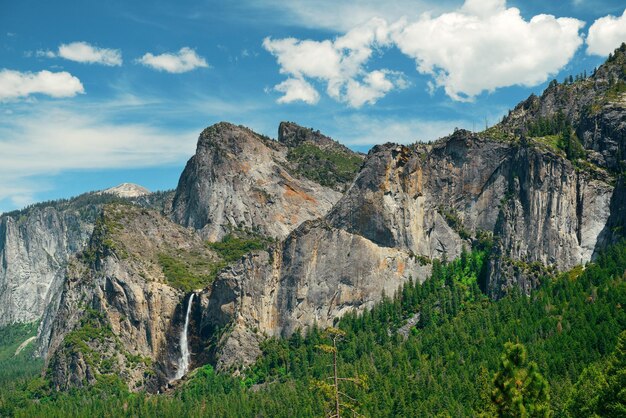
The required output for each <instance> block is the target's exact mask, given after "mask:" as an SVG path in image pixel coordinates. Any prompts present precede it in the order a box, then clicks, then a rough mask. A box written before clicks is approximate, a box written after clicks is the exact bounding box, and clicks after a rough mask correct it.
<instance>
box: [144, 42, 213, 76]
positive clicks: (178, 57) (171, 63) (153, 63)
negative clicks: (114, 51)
mask: <svg viewBox="0 0 626 418" xmlns="http://www.w3.org/2000/svg"><path fill="white" fill-rule="evenodd" d="M137 62H139V63H140V64H143V65H145V66H147V67H151V68H154V69H155V70H159V71H166V72H168V73H185V72H187V71H191V70H195V69H196V68H207V67H208V66H209V64H207V62H206V60H205V59H204V58H202V57H201V56H199V55H198V54H196V51H194V50H193V49H191V48H188V47H184V48H181V49H180V51H178V52H176V53H164V54H160V55H153V54H151V53H149V52H148V53H146V54H145V55H144V56H143V57H141V58H139V59H138V60H137Z"/></svg>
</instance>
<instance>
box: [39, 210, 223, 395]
mask: <svg viewBox="0 0 626 418" xmlns="http://www.w3.org/2000/svg"><path fill="white" fill-rule="evenodd" d="M217 261H218V258H217V256H216V255H215V254H214V253H213V252H212V251H211V250H210V249H208V247H207V246H206V245H204V242H203V241H202V240H201V239H200V238H199V237H198V236H197V235H196V234H195V233H193V232H192V231H190V230H188V229H186V228H183V227H181V226H179V225H176V224H174V223H172V222H171V221H169V220H168V219H167V218H165V217H163V216H161V215H159V214H158V213H156V212H154V211H151V210H148V209H143V208H138V207H135V206H130V205H109V206H106V207H105V208H104V210H103V213H102V215H101V216H100V217H99V218H98V221H97V222H96V226H95V230H94V233H93V236H92V238H91V241H90V244H89V246H88V248H87V249H86V250H85V251H83V252H82V253H81V254H79V255H78V256H77V257H74V258H73V259H72V260H71V261H70V263H69V265H68V267H67V269H66V278H65V284H64V286H63V291H62V294H61V297H60V301H59V304H58V307H57V310H56V313H55V315H50V316H49V317H48V318H49V322H46V321H44V324H43V328H44V329H49V332H47V333H44V334H48V335H49V337H48V341H47V342H46V344H44V345H45V346H47V347H48V348H49V349H48V353H47V362H48V364H49V366H50V367H49V370H51V378H52V381H53V384H54V386H55V387H56V388H58V389H67V388H70V387H75V386H84V385H88V384H92V383H94V382H96V381H97V380H98V379H103V378H106V376H113V375H117V376H120V377H122V379H123V381H125V382H127V383H128V384H129V387H130V388H131V389H147V390H149V391H156V390H158V389H159V388H161V387H162V386H163V385H164V384H166V383H167V382H168V381H169V379H171V378H172V377H173V376H174V375H175V372H176V367H177V362H178V358H179V356H180V352H181V350H180V347H179V344H178V343H179V339H178V336H179V335H180V329H181V327H182V326H183V322H184V317H185V312H186V309H187V306H186V303H187V301H188V300H189V298H188V297H186V295H187V294H188V293H189V290H190V288H193V287H194V286H198V287H204V286H206V284H207V283H208V281H210V280H211V278H212V275H213V274H214V269H215V265H216V262H217ZM198 279H202V280H205V281H204V282H202V281H197V280H198Z"/></svg>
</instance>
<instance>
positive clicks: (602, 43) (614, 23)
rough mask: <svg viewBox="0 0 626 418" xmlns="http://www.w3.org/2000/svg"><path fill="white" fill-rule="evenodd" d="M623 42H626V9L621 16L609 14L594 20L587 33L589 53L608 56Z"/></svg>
mask: <svg viewBox="0 0 626 418" xmlns="http://www.w3.org/2000/svg"><path fill="white" fill-rule="evenodd" d="M622 42H626V9H625V10H624V13H623V14H622V15H621V16H619V17H615V16H612V15H608V16H604V17H601V18H600V19H598V20H596V21H595V22H593V24H592V25H591V27H590V28H589V34H588V35H587V54H589V55H602V56H607V55H609V53H611V52H613V50H614V49H615V48H617V47H618V46H620V44H621V43H622Z"/></svg>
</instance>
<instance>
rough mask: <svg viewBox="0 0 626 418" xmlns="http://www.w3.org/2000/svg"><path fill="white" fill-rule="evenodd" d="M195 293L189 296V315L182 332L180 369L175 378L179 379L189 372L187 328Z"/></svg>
mask: <svg viewBox="0 0 626 418" xmlns="http://www.w3.org/2000/svg"><path fill="white" fill-rule="evenodd" d="M193 297H194V294H193V293H192V294H191V296H189V303H188V304H187V315H185V326H184V327H183V331H182V332H181V333H180V359H179V360H178V370H176V376H175V377H174V380H178V379H180V378H182V377H183V376H184V375H185V373H187V369H188V368H189V360H190V354H189V342H188V341H187V330H188V328H189V314H190V313H191V305H192V303H193Z"/></svg>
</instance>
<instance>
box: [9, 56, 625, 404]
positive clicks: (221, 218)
mask: <svg viewBox="0 0 626 418" xmlns="http://www.w3.org/2000/svg"><path fill="white" fill-rule="evenodd" d="M624 68H626V46H625V47H623V49H619V50H617V51H616V53H615V55H613V56H612V57H611V59H610V60H609V61H607V62H606V63H605V64H604V65H602V66H601V67H600V68H598V69H597V70H596V71H595V73H594V74H593V75H591V76H590V77H581V78H580V79H577V80H575V81H573V80H572V81H567V82H566V83H557V82H553V83H551V84H550V86H549V87H548V88H547V89H546V91H545V92H544V93H543V95H542V96H540V97H538V96H531V97H529V98H528V99H527V100H525V101H524V102H522V103H521V104H519V105H518V106H517V107H515V108H514V109H513V110H512V111H511V112H510V113H509V114H508V115H507V116H506V117H505V118H504V119H503V120H502V122H501V123H499V124H497V125H495V126H493V127H491V128H489V129H486V130H485V131H483V132H469V131H466V130H456V131H455V132H453V133H451V134H450V135H449V136H447V137H444V138H441V139H439V140H437V141H435V142H433V143H428V144H425V143H417V144H412V145H400V144H393V143H387V144H382V145H377V146H375V147H374V148H372V149H371V150H370V151H369V153H368V154H367V155H363V154H360V153H356V152H353V151H351V150H350V149H348V148H346V147H345V146H343V145H341V144H339V143H338V142H337V141H335V140H333V139H331V138H330V137H328V136H325V135H324V134H322V133H320V132H319V131H316V130H313V129H310V128H304V127H301V126H299V125H297V124H295V123H293V122H283V123H281V124H280V126H279V129H278V138H277V140H274V139H271V138H269V137H266V136H263V135H260V134H257V133H255V132H253V131H252V130H250V129H248V128H246V127H243V126H236V125H233V124H230V123H227V122H221V123H217V124H215V125H212V126H210V127H208V128H206V129H205V130H204V131H203V132H202V133H201V134H200V136H199V139H198V143H197V149H196V153H195V154H194V155H193V156H192V157H191V159H190V160H189V161H188V163H187V165H186V167H185V169H184V171H183V172H182V174H181V177H180V180H179V182H178V186H177V188H176V190H175V191H172V192H163V193H149V192H148V191H147V190H145V189H143V188H141V187H139V186H135V185H128V184H124V185H121V186H119V187H117V188H113V189H108V190H106V191H105V192H103V193H92V194H87V195H84V196H82V197H79V198H76V199H73V200H69V201H63V202H56V203H55V202H52V203H46V204H39V205H36V206H33V207H31V208H28V209H26V210H24V211H20V212H14V213H9V214H4V215H3V216H2V217H1V218H0V301H1V302H2V303H0V321H2V322H0V325H5V324H10V323H17V322H29V321H35V320H41V325H40V328H39V338H38V342H39V347H40V349H39V353H40V354H41V355H43V356H45V358H46V362H47V365H48V367H47V369H46V370H47V373H48V374H49V376H50V378H51V380H52V382H53V384H54V386H55V387H56V388H58V389H69V388H72V387H76V386H85V385H90V384H92V383H94V382H97V381H99V379H100V378H101V377H102V376H105V375H111V374H115V375H117V376H120V377H121V378H122V380H123V381H124V382H125V383H126V384H128V386H129V388H130V389H132V390H143V389H145V390H148V391H153V392H155V391H161V390H167V388H168V387H169V386H170V385H171V384H175V383H173V381H174V378H175V376H177V375H180V374H182V373H178V372H179V369H180V367H181V366H180V364H181V363H180V362H179V361H178V360H179V357H180V356H181V352H182V351H183V350H182V349H181V341H183V340H181V339H179V336H180V334H181V332H182V331H183V330H184V331H185V334H184V336H185V339H184V341H185V343H184V344H188V345H189V348H190V350H189V352H190V358H189V364H190V366H191V368H192V369H193V368H194V367H196V366H200V365H203V364H212V365H213V366H215V367H216V368H217V369H218V370H220V371H229V372H232V373H243V374H244V375H245V373H246V371H245V370H246V368H247V367H249V366H250V365H252V364H254V362H255V361H257V359H258V358H259V357H260V356H261V354H262V353H263V349H262V347H263V344H265V343H266V341H268V338H270V337H278V338H280V337H290V336H291V335H293V334H294V333H295V332H300V331H302V332H304V333H306V331H307V330H309V329H311V327H320V328H325V327H328V326H332V325H334V324H335V323H336V321H337V320H338V319H339V318H341V317H344V316H346V315H347V314H349V313H358V312H365V311H368V310H369V309H372V308H374V307H375V306H377V304H378V303H379V302H381V300H385V299H384V298H385V295H387V296H392V295H394V294H395V293H396V292H397V291H398V289H400V288H402V286H403V285H405V284H407V283H414V282H423V281H424V280H426V279H427V278H428V277H430V276H431V275H435V273H436V274H441V272H440V271H441V265H442V264H441V263H442V262H443V263H444V264H445V262H446V261H452V260H455V259H459V258H461V259H463V258H464V257H465V258H467V251H470V250H471V249H480V251H483V252H484V254H486V255H485V260H484V265H483V266H482V267H481V271H480V272H479V274H478V276H479V277H478V286H479V287H480V290H482V293H483V294H486V295H487V296H488V297H490V298H491V299H492V300H498V299H500V298H503V297H505V296H507V295H510V294H523V295H529V294H531V292H532V291H533V289H535V288H536V287H537V286H538V285H539V284H540V281H541V279H542V277H545V276H546V275H548V274H555V273H556V272H562V271H568V270H571V269H573V268H581V269H582V267H576V266H584V265H586V264H588V263H590V262H592V261H594V260H595V259H596V258H597V257H598V254H600V253H601V252H602V251H603V250H604V249H606V248H607V247H608V246H610V245H612V244H614V243H616V242H618V241H619V240H620V239H621V238H622V237H623V236H624V230H625V229H624V227H625V226H626V189H625V187H626V186H625V181H624V175H623V173H624V169H625V168H626V161H625V159H624V156H626V89H625V88H624V86H625V85H626V75H625V74H626V72H625V71H624ZM446 286H448V285H446ZM596 293H597V292H596ZM192 295H193V296H194V297H191V296H192ZM594 297H595V296H593V294H592V295H590V296H589V298H591V299H590V300H591V301H593V298H594ZM435 305H436V304H435ZM435 307H436V312H440V311H441V310H442V309H443V308H442V307H441V306H439V305H436V306H435ZM545 309H546V310H549V309H550V307H549V306H547V305H546V307H545ZM620 309H621V308H620ZM431 316H432V315H431ZM425 317H426V315H420V313H419V312H417V313H414V315H413V316H412V319H411V320H412V321H413V322H411V324H412V325H407V327H409V328H410V327H411V326H416V325H419V323H420V322H421V321H425V320H426V319H424V318H425ZM559 324H561V322H559ZM559 327H560V328H558V329H560V330H561V331H562V324H561V325H559ZM409 328H403V331H402V335H403V336H404V338H408V337H409V335H410V332H411V331H410V330H409ZM561 331H558V332H559V333H560V332H561ZM386 332H388V333H390V335H391V333H392V331H391V330H387V331H386ZM187 341H188V342H187Z"/></svg>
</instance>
